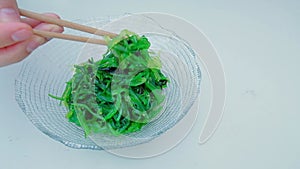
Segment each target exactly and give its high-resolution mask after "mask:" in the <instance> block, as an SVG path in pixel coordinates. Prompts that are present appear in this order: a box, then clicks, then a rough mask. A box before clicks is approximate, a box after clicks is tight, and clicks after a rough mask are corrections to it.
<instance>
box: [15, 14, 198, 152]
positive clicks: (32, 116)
mask: <svg viewBox="0 0 300 169" xmlns="http://www.w3.org/2000/svg"><path fill="white" fill-rule="evenodd" d="M77 22H81V23H84V24H86V25H90V26H93V27H97V28H101V29H104V30H108V31H111V32H116V33H118V32H120V31H121V30H123V29H128V30H130V31H133V32H136V33H139V34H141V35H145V36H146V37H147V38H148V39H149V41H150V42H151V50H153V51H155V52H156V53H159V55H160V58H161V60H162V63H163V68H162V71H163V73H164V74H165V75H166V76H167V77H169V78H170V83H169V85H168V87H167V88H166V90H165V93H166V100H165V105H164V109H163V110H162V112H161V114H160V116H159V117H158V118H157V119H155V120H154V121H152V122H150V123H149V124H147V125H146V126H144V127H143V128H142V130H141V131H139V132H137V133H133V134H129V135H126V136H121V137H112V136H108V135H103V134H94V135H92V136H91V137H88V138H85V137H84V132H83V130H82V129H81V128H80V127H78V126H76V125H75V124H72V123H70V122H68V120H67V119H66V118H65V114H66V113H67V109H66V108H65V107H64V106H62V105H59V101H57V100H54V99H52V98H50V97H49V96H48V94H52V95H57V96H61V95H62V93H63V91H64V88H65V82H67V81H68V80H69V79H70V78H71V77H72V74H73V65H74V64H78V63H82V62H84V61H87V59H89V58H91V57H93V58H94V59H95V60H97V59H101V57H102V54H103V53H104V52H105V51H106V47H103V46H100V45H91V44H84V43H78V42H71V41H64V40H57V39H53V40H52V41H50V42H49V43H48V44H46V45H44V46H42V47H40V48H39V49H38V50H37V51H35V52H34V53H33V54H32V55H31V56H30V57H29V58H28V59H26V60H25V61H24V63H23V66H22V69H21V71H20V74H19V76H18V77H17V79H16V83H15V89H16V99H17V102H18V104H19V106H20V107H21V108H22V110H23V111H24V113H25V114H26V115H27V117H28V118H29V120H30V121H31V122H32V123H33V124H34V125H35V126H36V127H37V128H38V129H39V130H40V131H42V132H43V133H45V134H46V135H48V136H49V137H51V138H53V139H54V140H56V141H59V142H61V143H63V144H65V145H67V146H69V147H72V148H78V149H94V150H101V149H114V148H122V147H128V146H134V145H138V144H142V143H145V142H149V141H151V140H152V139H154V138H157V137H159V136H160V135H161V134H162V133H164V132H166V131H167V130H169V129H170V128H172V127H173V126H174V125H175V124H176V123H178V122H179V121H180V120H181V119H182V118H183V117H184V116H185V115H186V114H187V113H188V112H189V110H190V108H191V106H192V105H193V104H194V102H195V100H196V98H197V97H198V95H199V93H200V80H201V72H200V67H199V63H198V61H197V59H196V58H197V56H196V53H195V52H194V51H193V49H192V48H191V47H190V46H189V45H188V43H186V42H185V41H184V40H183V39H181V38H180V37H178V36H177V35H176V34H174V33H172V32H171V31H169V30H166V29H164V28H163V27H161V26H160V25H159V24H157V23H156V22H155V21H154V20H152V19H150V18H147V17H145V16H143V15H126V16H122V17H120V18H117V19H111V18H100V19H99V18H98V19H93V20H90V21H77ZM65 33H69V34H77V35H82V36H90V37H92V36H91V35H88V34H85V33H82V32H78V31H74V30H69V29H67V30H66V31H65Z"/></svg>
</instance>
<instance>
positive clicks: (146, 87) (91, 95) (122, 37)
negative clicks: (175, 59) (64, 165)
mask: <svg viewBox="0 0 300 169" xmlns="http://www.w3.org/2000/svg"><path fill="white" fill-rule="evenodd" d="M106 41H107V44H108V45H107V46H108V49H107V52H106V53H105V54H104V55H103V58H102V59H101V60H99V61H94V60H93V59H89V60H88V61H87V62H85V63H82V64H79V65H75V66H74V74H73V77H72V78H71V79H70V80H69V81H68V82H66V88H65V90H64V92H63V94H62V96H61V97H57V96H53V95H49V96H50V97H52V98H54V99H57V100H60V101H61V103H63V104H64V106H65V107H66V108H67V110H68V113H67V114H66V118H67V119H68V120H69V121H70V122H72V123H75V124H76V125H77V126H80V127H82V128H83V130H84V132H85V136H88V135H90V134H91V133H110V134H113V135H115V136H118V135H120V134H129V133H133V132H136V131H139V130H141V129H142V127H143V126H145V125H146V124H147V123H149V122H150V121H152V120H153V119H154V118H155V117H156V116H157V115H158V114H159V113H160V112H161V110H162V108H163V102H164V99H165V94H164V92H163V89H164V88H166V87H167V84H168V82H169V80H168V78H167V77H166V76H165V75H164V74H163V73H162V72H161V68H162V64H161V61H160V58H159V56H158V55H157V54H155V53H153V52H150V51H149V47H150V45H151V44H150V42H149V41H148V39H147V38H146V37H145V36H139V35H137V34H135V33H133V32H129V31H127V30H123V31H122V32H121V33H120V34H119V35H118V36H116V37H114V38H112V39H111V38H106Z"/></svg>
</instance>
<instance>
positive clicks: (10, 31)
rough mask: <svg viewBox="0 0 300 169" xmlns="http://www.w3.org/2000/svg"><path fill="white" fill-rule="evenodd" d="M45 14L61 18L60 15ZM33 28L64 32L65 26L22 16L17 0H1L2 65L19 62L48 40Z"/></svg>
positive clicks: (0, 48) (0, 61) (0, 43)
mask: <svg viewBox="0 0 300 169" xmlns="http://www.w3.org/2000/svg"><path fill="white" fill-rule="evenodd" d="M45 15H48V16H51V17H56V18H59V17H58V15H56V14H53V13H47V14H45ZM32 29H38V30H44V31H52V32H62V31H63V28H62V27H60V26H57V25H52V24H47V23H43V22H40V21H36V20H33V19H28V18H20V15H19V12H18V6H17V3H16V0H0V30H1V31H0V67H2V66H6V65H10V64H13V63H17V62H19V61H21V60H23V59H24V58H26V57H27V56H28V55H30V53H31V52H33V51H34V50H35V49H36V48H38V47H39V46H41V45H43V44H44V43H46V42H47V41H48V39H46V38H44V37H40V36H37V35H34V34H33V33H32Z"/></svg>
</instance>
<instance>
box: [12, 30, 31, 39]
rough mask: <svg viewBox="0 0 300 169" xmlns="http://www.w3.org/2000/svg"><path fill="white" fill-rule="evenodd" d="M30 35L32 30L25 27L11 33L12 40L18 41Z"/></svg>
mask: <svg viewBox="0 0 300 169" xmlns="http://www.w3.org/2000/svg"><path fill="white" fill-rule="evenodd" d="M31 36H32V32H31V31H29V30H27V29H21V30H18V31H17V32H15V33H13V34H12V35H11V38H12V40H14V41H15V42H20V41H23V40H26V39H28V38H30V37H31Z"/></svg>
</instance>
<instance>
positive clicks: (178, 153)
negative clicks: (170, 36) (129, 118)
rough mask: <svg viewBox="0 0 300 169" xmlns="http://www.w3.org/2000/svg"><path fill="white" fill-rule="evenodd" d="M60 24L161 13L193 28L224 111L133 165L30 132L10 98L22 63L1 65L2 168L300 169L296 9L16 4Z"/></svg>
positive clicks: (59, 0)
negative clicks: (203, 139)
mask: <svg viewBox="0 0 300 169" xmlns="http://www.w3.org/2000/svg"><path fill="white" fill-rule="evenodd" d="M19 6H20V7H22V8H25V9H30V10H34V11H38V12H48V11H52V12H56V13H58V14H60V15H61V16H62V17H63V18H65V19H67V20H72V19H78V18H91V17H97V16H108V15H115V16H116V15H121V14H124V13H135V12H165V13H170V14H174V15H178V16H180V17H183V18H185V19H186V20H188V21H190V22H192V23H193V24H194V25H196V26H197V27H199V28H200V29H201V30H202V31H203V32H204V33H205V34H206V35H207V36H208V37H209V38H210V40H211V41H212V42H213V44H214V45H215V47H216V48H217V50H218V53H219V55H220V58H221V60H222V62H223V65H224V69H225V73H226V78H227V91H228V92H227V101H226V109H225V114H224V117H223V120H222V123H221V125H220V126H219V128H218V130H217V132H216V133H215V135H214V137H213V138H212V139H210V140H209V141H208V142H207V143H206V144H204V145H198V144H197V139H198V136H199V132H200V130H199V129H198V128H197V127H198V126H199V125H198V124H197V125H196V126H195V128H194V129H193V130H192V132H191V133H190V135H189V136H188V137H187V138H186V140H184V142H183V143H181V144H180V145H179V146H177V147H176V148H175V149H173V150H171V151H170V152H168V153H166V154H164V155H161V156H158V157H155V158H151V159H143V160H132V159H125V158H120V157H116V156H113V155H110V154H108V153H106V152H103V151H91V150H74V149H70V148H68V147H65V146H64V145H62V144H60V143H58V142H55V141H53V140H52V139H50V138H49V137H47V136H45V135H44V134H42V133H41V132H40V131H38V130H37V129H36V128H35V127H34V126H33V125H32V124H31V123H30V122H29V121H28V119H27V118H26V117H25V115H24V114H23V112H21V110H20V108H19V107H18V105H17V103H16V101H15V98H14V79H15V77H16V75H17V74H18V71H19V69H20V66H21V64H15V65H12V66H8V67H4V68H0V133H1V135H0V169H18V168H30V169H39V168H43V169H48V168H49V169H50V168H51V169H54V168H55V169H63V168H73V169H80V168H91V169H92V168H95V169H102V168H103V169H104V168H105V169H114V168H116V169H117V168H118V169H119V168H131V169H140V168H143V169H148V168H149V169H153V168H173V169H175V168H189V169H196V168H197V169H200V168H203V169H227V168H230V169H241V168H242V169H298V168H300V132H299V128H300V123H299V121H300V108H299V103H298V102H299V100H300V97H299V94H300V90H299V86H300V79H299V61H300V59H299V54H300V52H299V46H300V40H299V38H300V35H299V34H300V31H299V30H300V22H299V17H300V10H299V9H300V3H299V2H298V1H296V0H294V1H293V0H289V1H288V0H286V1H284V0H282V1H276V0H274V1H271V0H270V1H265V0H262V1H261V0H252V1H234V0H227V1H217V0H216V1H207V2H202V1H199V0H185V1H175V0H173V1H171V0H166V1H158V0H152V1H138V0H130V1H100V0H84V1H82V0H51V1H50V0H48V1H36V0H26V1H20V2H19Z"/></svg>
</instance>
